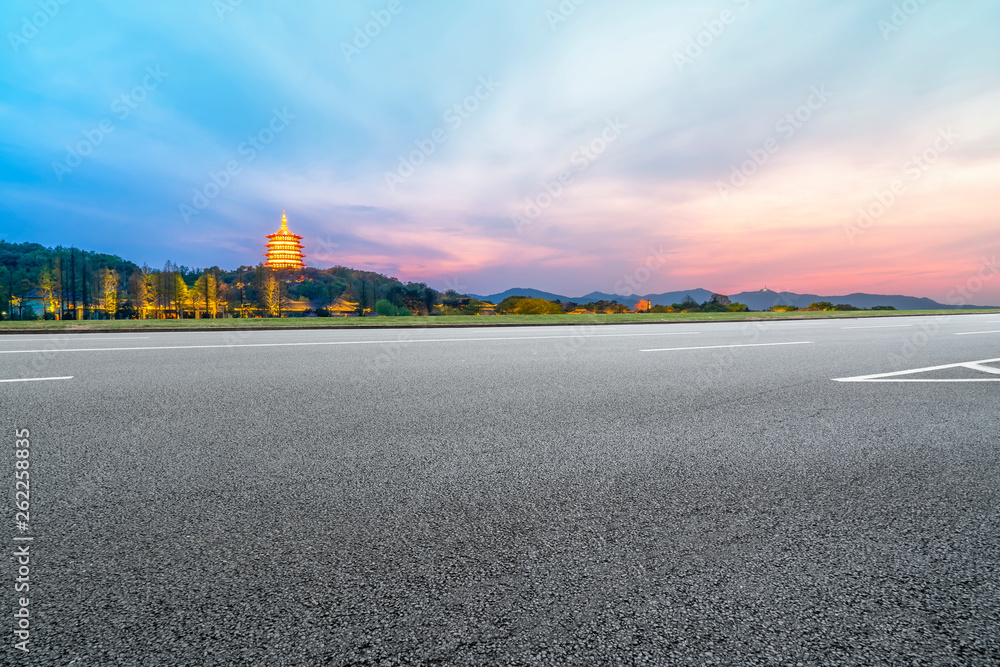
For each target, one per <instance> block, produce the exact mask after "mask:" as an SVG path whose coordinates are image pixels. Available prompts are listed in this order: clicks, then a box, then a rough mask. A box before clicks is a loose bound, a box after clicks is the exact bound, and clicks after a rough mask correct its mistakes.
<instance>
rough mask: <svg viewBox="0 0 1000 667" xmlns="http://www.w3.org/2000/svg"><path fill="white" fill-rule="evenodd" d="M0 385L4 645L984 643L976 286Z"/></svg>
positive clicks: (741, 650) (986, 437)
mask: <svg viewBox="0 0 1000 667" xmlns="http://www.w3.org/2000/svg"><path fill="white" fill-rule="evenodd" d="M990 360H992V361H990ZM971 362H981V363H979V364H978V365H975V364H971ZM960 364H966V365H960ZM921 369H927V370H921ZM899 371H916V372H912V373H906V374H896V375H885V374H887V373H898V372H899ZM49 378H52V379H49ZM57 378H61V379H57ZM0 380H5V381H7V380H14V381H10V382H3V383H0V395H2V417H3V420H4V424H5V427H6V428H5V432H6V435H5V440H6V441H7V443H6V444H5V445H4V451H7V452H8V454H7V457H8V461H7V462H6V463H2V464H0V469H4V470H8V472H7V473H5V476H6V477H7V481H6V482H4V484H5V488H6V489H8V490H9V491H8V492H7V494H6V495H5V496H4V497H5V498H7V502H6V505H7V515H6V516H8V519H9V520H10V521H11V524H10V525H11V529H10V531H9V532H8V533H7V535H8V537H7V538H6V540H7V544H6V546H5V547H4V548H5V549H6V550H7V552H8V553H14V552H15V548H16V547H15V545H23V544H30V553H31V563H30V568H31V572H30V604H29V609H30V614H31V615H30V640H29V641H30V644H29V646H30V654H29V657H28V658H26V657H25V656H24V655H23V654H22V653H21V652H20V651H19V650H17V649H15V648H14V642H15V641H16V638H12V636H11V634H10V632H9V631H6V630H5V631H4V632H3V633H2V634H3V636H5V637H8V639H7V640H6V641H5V645H4V647H3V650H4V652H5V653H3V654H2V655H4V656H6V657H5V658H4V660H5V661H6V664H29V663H30V664H32V665H42V664H45V665H56V664H58V665H68V664H72V665H106V664H121V665H132V664H134V665H139V664H142V665H155V664H175V665H177V664H186V665H214V664H268V665H319V664H322V665H349V664H378V665H392V664H439V665H486V664H517V665H534V664H644V665H645V664H648V665H663V664H747V665H756V664H761V665H764V664H775V665H833V664H856V665H872V664H914V665H925V664H926V665H932V664H933V665H936V664H968V665H987V664H993V665H995V664H998V663H1000V511H998V499H1000V438H998V416H1000V314H998V315H964V316H953V317H943V318H942V317H935V318H898V319H896V318H893V319H884V320H883V319H879V320H874V321H873V320H870V319H868V320H839V319H838V320H823V321H783V322H768V323H750V324H743V323H730V324H727V323H702V324H671V325H644V326H594V327H544V328H536V327H531V328H523V329H511V328H502V329H501V328H497V329H449V330H437V329H435V330H394V331H381V330H365V331H344V330H326V331H258V332H238V331H237V332H203V333H197V332H190V333H146V334H134V335H133V334H94V335H62V336H40V335H20V336H17V335H12V336H2V337H0ZM15 427H16V428H21V429H25V428H26V429H29V430H30V452H31V453H30V459H29V460H30V472H31V477H30V484H31V486H30V526H29V527H28V528H27V530H26V531H23V532H19V531H18V530H16V529H15V528H14V524H13V521H14V511H15V509H14V507H13V500H14V496H13V492H14V468H15V461H16V460H17V459H16V458H15V456H14V454H13V452H14V450H15V436H14V429H15ZM18 536H20V537H27V536H30V537H33V538H34V539H33V540H32V541H30V542H27V541H19V542H15V541H14V538H15V537H18ZM8 561H9V562H8V570H7V575H6V577H5V581H6V582H7V583H5V584H4V590H5V598H4V599H5V601H6V607H7V608H8V609H12V610H16V609H17V608H18V604H19V602H18V597H19V595H20V594H15V592H14V588H13V586H14V578H15V576H17V573H18V571H17V569H16V568H17V567H18V566H17V564H16V562H15V559H14V558H9V559H8ZM8 618H10V617H9V616H8ZM15 620H16V619H15ZM8 622H12V621H8Z"/></svg>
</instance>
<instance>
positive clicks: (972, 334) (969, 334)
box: [955, 331, 1000, 336]
mask: <svg viewBox="0 0 1000 667" xmlns="http://www.w3.org/2000/svg"><path fill="white" fill-rule="evenodd" d="M998 333H1000V331H963V332H962V333H957V334H955V335H956V336H979V335H981V334H998Z"/></svg>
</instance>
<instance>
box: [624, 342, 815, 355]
mask: <svg viewBox="0 0 1000 667" xmlns="http://www.w3.org/2000/svg"><path fill="white" fill-rule="evenodd" d="M812 344H813V342H812V341H811V340H800V341H795V342H794V343H748V344H745V345H704V346H701V347H664V348H660V349H657V350H639V351H640V352H677V351H678V350H719V349H722V348H728V347H772V346H774V345H812Z"/></svg>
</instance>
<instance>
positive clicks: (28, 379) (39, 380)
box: [0, 375, 73, 382]
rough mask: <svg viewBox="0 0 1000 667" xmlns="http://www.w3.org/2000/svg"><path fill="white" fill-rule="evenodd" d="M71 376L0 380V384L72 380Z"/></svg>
mask: <svg viewBox="0 0 1000 667" xmlns="http://www.w3.org/2000/svg"><path fill="white" fill-rule="evenodd" d="M72 379H73V376H72V375H66V376H65V377H58V378H55V377H53V378H15V379H13V380H0V382H44V381H46V380H72Z"/></svg>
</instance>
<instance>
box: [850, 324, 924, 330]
mask: <svg viewBox="0 0 1000 667" xmlns="http://www.w3.org/2000/svg"><path fill="white" fill-rule="evenodd" d="M912 326H916V325H913V324H875V325H872V326H868V327H840V328H841V329H902V328H903V327H912Z"/></svg>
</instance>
